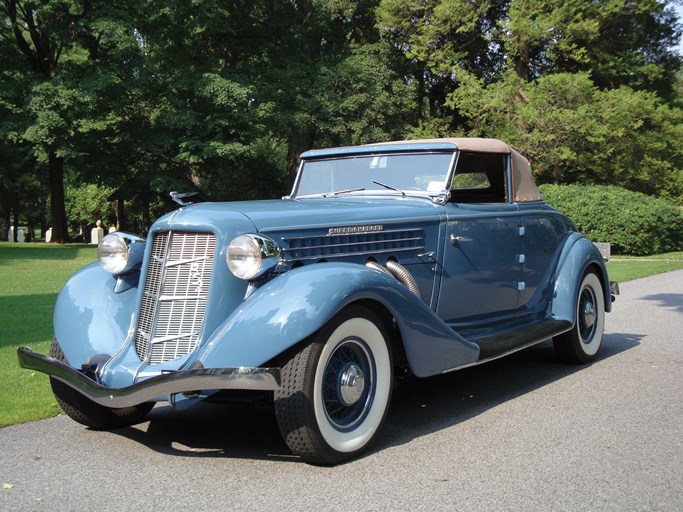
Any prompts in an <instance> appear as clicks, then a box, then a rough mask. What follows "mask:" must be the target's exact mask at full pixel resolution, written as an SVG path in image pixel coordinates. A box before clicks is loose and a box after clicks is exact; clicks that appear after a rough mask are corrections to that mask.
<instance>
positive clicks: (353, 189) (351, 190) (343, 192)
mask: <svg viewBox="0 0 683 512" xmlns="http://www.w3.org/2000/svg"><path fill="white" fill-rule="evenodd" d="M362 190H365V188H363V187H360V188H349V189H346V190H337V191H335V192H328V193H327V194H322V196H323V197H330V196H340V195H342V194H349V193H351V192H361V191H362Z"/></svg>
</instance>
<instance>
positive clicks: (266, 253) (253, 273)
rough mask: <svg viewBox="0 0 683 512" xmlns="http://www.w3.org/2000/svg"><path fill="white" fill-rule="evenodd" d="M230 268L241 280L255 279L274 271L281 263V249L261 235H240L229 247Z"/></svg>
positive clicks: (227, 254)
mask: <svg viewBox="0 0 683 512" xmlns="http://www.w3.org/2000/svg"><path fill="white" fill-rule="evenodd" d="M225 259H226V260H227V262H228V268H229V269H230V272H232V273H233V274H234V275H235V276H236V277H239V278H240V279H254V278H255V277H259V276H262V275H263V274H265V273H266V272H268V271H269V270H272V269H273V268H275V267H276V266H277V264H278V263H279V262H280V248H279V247H278V245H277V244H276V243H275V242H274V241H273V240H271V239H270V238H266V237H265V236H261V235H252V234H249V235H239V236H238V237H235V238H234V239H233V240H232V242H230V245H229V246H228V252H227V253H226V256H225Z"/></svg>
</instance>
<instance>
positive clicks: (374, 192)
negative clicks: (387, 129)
mask: <svg viewBox="0 0 683 512" xmlns="http://www.w3.org/2000/svg"><path fill="white" fill-rule="evenodd" d="M383 149H384V148H383ZM387 149H389V150H387V151H377V150H375V151H369V152H357V153H348V152H342V153H340V154H326V155H324V156H322V155H321V156H319V157H316V158H311V157H308V158H302V159H301V162H300V164H299V168H298V170H297V173H296V178H295V180H294V185H293V186H292V192H291V193H290V195H289V196H285V198H286V199H311V198H338V197H342V196H348V195H361V196H384V197H386V196H397V195H398V196H401V197H405V196H413V197H422V198H429V199H431V200H434V198H438V197H441V196H443V195H444V193H447V192H448V184H449V183H450V182H451V180H452V176H453V172H454V169H455V163H456V161H457V155H458V150H457V149H456V148H454V147H449V148H432V149H422V148H421V149H416V150H406V149H402V150H400V151H391V148H387ZM435 154H440V155H450V157H451V158H450V162H449V164H448V168H447V170H446V178H445V180H444V188H443V189H442V190H439V191H427V190H401V188H400V187H396V188H395V189H393V190H388V189H387V188H379V189H364V188H362V187H358V188H354V189H350V190H333V191H329V192H325V193H314V194H304V195H299V186H300V184H301V179H302V175H303V171H304V167H305V165H306V164H307V163H313V162H324V161H335V160H348V159H355V158H375V157H380V158H381V157H384V156H407V155H411V156H412V155H435ZM386 185H389V186H390V187H392V188H393V187H394V186H395V185H394V184H393V183H391V182H389V183H386ZM382 186H383V187H384V185H382Z"/></svg>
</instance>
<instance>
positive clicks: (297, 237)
mask: <svg viewBox="0 0 683 512" xmlns="http://www.w3.org/2000/svg"><path fill="white" fill-rule="evenodd" d="M411 231H424V230H423V229H422V228H408V229H385V230H382V231H372V232H370V231H369V232H363V233H343V234H341V233H335V234H332V235H331V234H329V233H325V234H320V235H308V236H296V237H282V240H283V241H285V242H289V241H290V240H310V239H311V238H332V237H342V236H353V235H385V234H388V233H410V232H411Z"/></svg>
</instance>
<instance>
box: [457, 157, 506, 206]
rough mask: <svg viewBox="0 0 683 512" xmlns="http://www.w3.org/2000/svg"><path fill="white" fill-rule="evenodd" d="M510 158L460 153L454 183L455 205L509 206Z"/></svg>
mask: <svg viewBox="0 0 683 512" xmlns="http://www.w3.org/2000/svg"><path fill="white" fill-rule="evenodd" d="M506 159H507V155H503V154H489V153H460V155H458V164H457V166H456V168H455V175H454V176H453V181H452V182H451V201H452V202H455V203H505V202H507V194H506V185H507V180H506Z"/></svg>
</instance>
